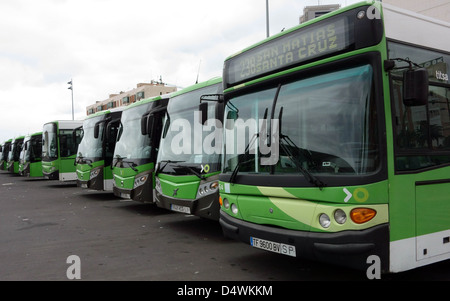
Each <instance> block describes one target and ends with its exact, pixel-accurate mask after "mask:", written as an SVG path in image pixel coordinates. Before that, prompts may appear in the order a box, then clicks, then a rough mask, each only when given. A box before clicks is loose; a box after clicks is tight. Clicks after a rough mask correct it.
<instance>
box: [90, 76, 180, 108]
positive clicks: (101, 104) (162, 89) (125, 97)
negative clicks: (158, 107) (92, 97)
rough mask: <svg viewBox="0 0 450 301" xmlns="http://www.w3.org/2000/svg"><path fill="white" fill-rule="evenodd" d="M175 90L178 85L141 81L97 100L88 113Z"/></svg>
mask: <svg viewBox="0 0 450 301" xmlns="http://www.w3.org/2000/svg"><path fill="white" fill-rule="evenodd" d="M175 91H177V88H176V87H174V86H169V85H166V84H164V83H162V82H158V81H151V82H150V83H139V84H137V86H136V88H134V89H132V90H130V91H126V92H120V93H118V94H110V95H109V97H108V98H107V99H105V100H102V101H97V102H96V103H94V104H92V105H89V106H87V107H86V115H90V114H93V113H96V112H99V111H103V110H107V109H111V108H116V107H120V106H127V105H129V104H131V103H134V102H136V101H139V100H141V99H145V98H149V97H154V96H158V95H164V94H168V93H172V92H175Z"/></svg>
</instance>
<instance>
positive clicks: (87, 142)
mask: <svg viewBox="0 0 450 301" xmlns="http://www.w3.org/2000/svg"><path fill="white" fill-rule="evenodd" d="M104 118H105V116H98V117H94V118H90V119H86V120H85V121H84V122H83V138H82V139H81V142H80V144H79V145H78V154H77V156H78V158H80V159H81V158H82V159H89V160H91V161H98V160H100V159H101V158H102V156H103V148H102V141H103V127H104V126H105V123H104V122H100V123H99V134H98V137H97V138H95V137H94V128H95V124H96V123H97V122H99V121H102V120H103V119H104ZM89 163H92V162H89Z"/></svg>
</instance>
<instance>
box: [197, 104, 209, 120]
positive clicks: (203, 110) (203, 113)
mask: <svg viewBox="0 0 450 301" xmlns="http://www.w3.org/2000/svg"><path fill="white" fill-rule="evenodd" d="M198 110H199V112H200V122H201V124H205V123H206V120H207V119H208V103H207V102H201V103H200V105H199V106H198Z"/></svg>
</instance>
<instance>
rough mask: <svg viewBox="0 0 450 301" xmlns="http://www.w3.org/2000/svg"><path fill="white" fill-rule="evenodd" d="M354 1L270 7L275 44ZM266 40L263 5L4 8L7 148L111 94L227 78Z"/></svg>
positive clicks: (1, 4)
mask: <svg viewBox="0 0 450 301" xmlns="http://www.w3.org/2000/svg"><path fill="white" fill-rule="evenodd" d="M356 2H358V1H357V0H355V1H354V0H346V1H345V0H335V1H326V0H320V1H317V0H269V17H270V19H269V25H270V35H273V34H276V33H278V32H280V31H281V30H282V29H283V28H286V29H287V28H291V27H293V26H296V25H298V23H299V17H300V15H302V14H303V8H304V7H305V6H310V5H317V4H318V3H319V4H336V3H338V4H341V5H342V6H345V5H350V4H353V3H356ZM265 37H266V1H265V0H226V1H220V0H189V1H186V0H164V1H155V0H39V1H36V0H1V1H0V143H3V142H4V141H5V140H8V139H10V138H14V137H16V136H19V135H27V134H31V133H34V132H39V131H42V126H43V124H44V123H46V122H49V121H52V120H59V119H65V120H71V119H72V95H71V91H70V90H69V89H68V87H69V85H68V84H67V82H69V81H70V80H71V79H72V80H73V92H74V115H75V119H78V120H82V119H84V118H85V116H86V113H85V112H86V107H87V106H88V105H90V104H93V103H95V102H96V101H101V100H105V99H107V98H108V97H109V94H113V93H118V92H120V91H128V90H131V89H134V88H135V87H136V84H137V83H140V82H150V81H151V80H159V78H160V77H162V80H163V82H166V83H169V84H172V85H176V86H179V87H187V86H190V85H192V84H194V83H195V81H196V78H197V72H198V70H200V72H199V81H204V80H208V79H210V78H212V77H215V76H221V75H222V66H223V61H224V59H225V58H226V57H228V56H229V55H231V54H233V53H235V52H237V51H239V50H241V49H243V48H245V47H247V46H250V45H252V44H253V43H256V42H258V41H260V40H262V39H264V38H265Z"/></svg>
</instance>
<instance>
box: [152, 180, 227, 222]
mask: <svg viewBox="0 0 450 301" xmlns="http://www.w3.org/2000/svg"><path fill="white" fill-rule="evenodd" d="M206 176H207V178H206V179H204V180H200V179H199V178H198V177H197V176H195V175H184V176H172V175H168V174H162V173H160V174H158V181H159V185H158V184H157V185H158V186H157V187H156V189H155V198H156V204H157V206H158V207H161V208H165V209H168V210H172V211H177V212H181V213H186V214H194V215H196V216H200V217H204V218H207V219H211V220H217V221H218V220H219V211H220V205H219V191H218V187H215V188H213V189H211V188H210V186H211V184H212V183H215V182H217V181H218V174H217V173H215V174H210V175H206ZM205 188H206V190H205Z"/></svg>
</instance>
